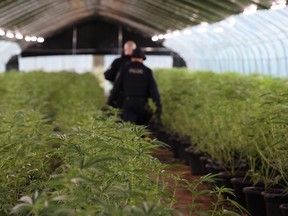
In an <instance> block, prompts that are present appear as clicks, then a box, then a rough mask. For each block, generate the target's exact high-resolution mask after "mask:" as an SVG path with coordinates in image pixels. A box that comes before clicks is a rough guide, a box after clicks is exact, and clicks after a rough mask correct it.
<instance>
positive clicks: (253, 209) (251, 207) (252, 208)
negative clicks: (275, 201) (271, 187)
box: [243, 187, 276, 216]
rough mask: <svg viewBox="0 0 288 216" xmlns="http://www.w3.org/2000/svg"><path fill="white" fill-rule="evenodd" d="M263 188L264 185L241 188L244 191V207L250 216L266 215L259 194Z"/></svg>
mask: <svg viewBox="0 0 288 216" xmlns="http://www.w3.org/2000/svg"><path fill="white" fill-rule="evenodd" d="M264 190H265V189H264V187H245V188H244V189H243V191H244V193H245V200H246V209H247V211H248V212H249V213H250V215H251V216H265V215H266V208H265V201H264V197H263V195H262V194H261V193H262V192H263V191H264ZM274 216H276V215H274Z"/></svg>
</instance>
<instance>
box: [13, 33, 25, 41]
mask: <svg viewBox="0 0 288 216" xmlns="http://www.w3.org/2000/svg"><path fill="white" fill-rule="evenodd" d="M23 37H24V36H23V35H22V34H20V33H16V34H15V38H17V39H18V40H22V39H23Z"/></svg>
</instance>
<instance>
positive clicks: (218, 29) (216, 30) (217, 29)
mask: <svg viewBox="0 0 288 216" xmlns="http://www.w3.org/2000/svg"><path fill="white" fill-rule="evenodd" d="M213 31H214V32H216V33H222V32H224V29H223V28H221V27H218V28H214V29H213Z"/></svg>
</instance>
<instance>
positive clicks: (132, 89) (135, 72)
mask: <svg viewBox="0 0 288 216" xmlns="http://www.w3.org/2000/svg"><path fill="white" fill-rule="evenodd" d="M145 59H146V57H145V55H144V53H143V52H142V51H141V50H140V49H139V48H136V49H135V50H134V51H133V53H132V56H131V63H130V64H128V65H126V66H125V67H124V68H123V69H122V70H121V72H120V75H119V77H118V78H117V80H116V82H115V84H114V88H113V89H112V91H111V95H110V97H109V100H108V104H109V105H113V103H114V101H115V100H116V99H117V97H118V95H119V93H120V92H121V91H123V93H124V103H123V113H122V119H123V120H124V121H130V122H132V123H135V124H138V125H143V124H148V122H149V119H148V118H147V116H148V114H149V113H148V98H152V100H153V102H154V103H155V104H156V106H157V110H156V116H157V117H158V118H159V117H160V115H161V111H162V106H161V100H160V95H159V91H158V87H157V83H156V81H155V79H154V77H153V73H152V70H151V69H150V68H148V67H146V66H145V65H144V64H143V61H144V60H145Z"/></svg>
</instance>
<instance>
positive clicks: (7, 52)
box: [0, 40, 21, 73]
mask: <svg viewBox="0 0 288 216" xmlns="http://www.w3.org/2000/svg"><path fill="white" fill-rule="evenodd" d="M20 53H21V48H20V47H19V45H18V44H17V43H14V42H9V41H3V40H0V73H1V72H4V71H5V66H6V63H7V62H8V61H9V59H10V58H11V57H12V56H13V55H19V54H20Z"/></svg>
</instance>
